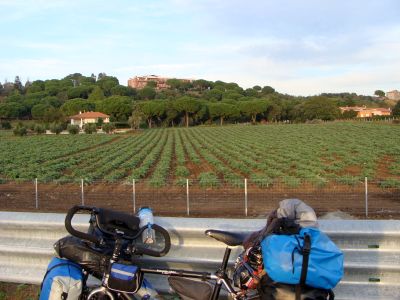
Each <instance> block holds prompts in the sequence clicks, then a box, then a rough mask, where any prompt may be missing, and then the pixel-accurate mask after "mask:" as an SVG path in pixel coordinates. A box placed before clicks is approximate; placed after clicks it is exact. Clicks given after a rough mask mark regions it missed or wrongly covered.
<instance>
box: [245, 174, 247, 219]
mask: <svg viewBox="0 0 400 300" xmlns="http://www.w3.org/2000/svg"><path fill="white" fill-rule="evenodd" d="M244 214H245V215H246V217H247V178H245V179H244Z"/></svg>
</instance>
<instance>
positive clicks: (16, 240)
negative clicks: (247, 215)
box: [0, 212, 400, 300]
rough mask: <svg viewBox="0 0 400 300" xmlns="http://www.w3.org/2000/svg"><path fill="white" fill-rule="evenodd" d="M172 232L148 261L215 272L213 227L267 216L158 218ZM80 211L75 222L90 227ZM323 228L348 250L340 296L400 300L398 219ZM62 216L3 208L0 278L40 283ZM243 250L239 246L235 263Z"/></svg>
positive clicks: (253, 225)
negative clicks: (161, 252)
mask: <svg viewBox="0 0 400 300" xmlns="http://www.w3.org/2000/svg"><path fill="white" fill-rule="evenodd" d="M156 222H157V223H158V224H160V225H162V226H163V227H165V228H166V229H168V230H169V232H170V234H171V240H172V247H171V251H170V253H169V254H168V255H167V256H165V257H163V258H150V257H144V259H143V261H144V263H145V264H146V265H149V266H150V265H152V266H159V267H171V268H182V269H192V270H204V271H213V270H214V271H215V270H216V268H217V267H218V265H219V264H220V262H221V260H222V257H223V252H224V248H225V246H224V245H223V244H222V243H219V242H217V241H215V240H214V239H211V238H209V237H206V236H205V235H204V231H205V230H206V229H209V228H213V229H220V230H230V231H240V232H251V231H255V230H257V229H260V228H261V227H262V226H263V225H264V224H265V220H264V219H202V218H198V219H194V218H167V217H165V218H164V217H163V218H156ZM87 223H88V217H87V216H86V215H78V216H76V217H75V218H74V226H78V227H81V228H82V229H83V228H85V227H87ZM320 227H321V229H322V230H323V231H325V232H326V233H327V234H328V235H329V236H330V237H331V238H332V239H333V240H334V241H335V243H336V244H337V245H338V246H339V247H340V248H341V249H342V250H343V252H344V253H345V276H344V278H343V280H342V281H341V283H340V284H339V285H338V286H337V287H336V289H335V293H336V296H337V297H336V299H342V300H344V299H346V300H347V299H363V300H372V299H374V300H376V299H382V300H383V299H385V300H389V299H400V221H395V220H387V221H363V220H357V221H353V220H351V221H342V220H332V221H327V220H323V221H320ZM66 234H67V233H66V231H65V228H64V215H63V214H52V213H47V214H45V213H20V212H0V281H6V282H20V283H33V284H39V283H40V282H41V280H42V278H43V275H44V273H45V270H46V267H47V264H48V262H49V260H50V258H51V256H52V255H53V248H52V245H53V243H54V242H55V241H56V240H57V239H59V238H61V237H62V236H65V235H66ZM240 251H241V249H240V248H236V249H235V250H234V251H233V253H232V256H231V263H233V261H234V259H235V258H236V256H235V255H236V254H238V253H240ZM149 280H150V281H153V284H154V286H156V287H157V288H161V289H162V290H164V291H168V285H167V282H166V278H163V277H162V276H149Z"/></svg>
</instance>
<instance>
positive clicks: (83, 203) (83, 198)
mask: <svg viewBox="0 0 400 300" xmlns="http://www.w3.org/2000/svg"><path fill="white" fill-rule="evenodd" d="M81 198H82V205H85V195H84V193H83V178H82V179H81Z"/></svg>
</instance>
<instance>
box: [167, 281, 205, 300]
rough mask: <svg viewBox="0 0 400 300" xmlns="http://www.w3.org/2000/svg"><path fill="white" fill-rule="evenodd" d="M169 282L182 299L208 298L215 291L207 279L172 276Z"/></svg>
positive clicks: (197, 299)
mask: <svg viewBox="0 0 400 300" xmlns="http://www.w3.org/2000/svg"><path fill="white" fill-rule="evenodd" d="M168 283H169V285H170V286H171V288H172V289H173V290H174V291H175V292H176V293H177V294H178V295H179V297H180V299H182V300H207V299H211V295H212V293H213V286H212V285H211V284H210V283H208V282H207V281H200V280H194V279H188V278H185V277H172V276H171V277H168Z"/></svg>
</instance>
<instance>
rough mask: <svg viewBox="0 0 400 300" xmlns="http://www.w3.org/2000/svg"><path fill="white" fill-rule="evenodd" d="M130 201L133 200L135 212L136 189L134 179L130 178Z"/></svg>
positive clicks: (134, 212) (134, 210)
mask: <svg viewBox="0 0 400 300" xmlns="http://www.w3.org/2000/svg"><path fill="white" fill-rule="evenodd" d="M132 202H133V214H136V189H135V179H132Z"/></svg>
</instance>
